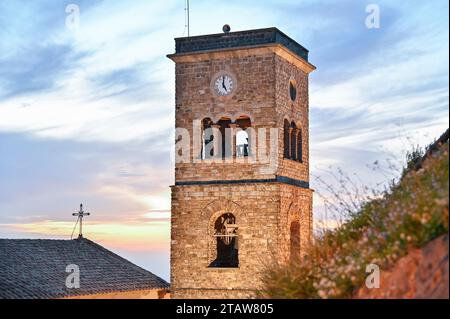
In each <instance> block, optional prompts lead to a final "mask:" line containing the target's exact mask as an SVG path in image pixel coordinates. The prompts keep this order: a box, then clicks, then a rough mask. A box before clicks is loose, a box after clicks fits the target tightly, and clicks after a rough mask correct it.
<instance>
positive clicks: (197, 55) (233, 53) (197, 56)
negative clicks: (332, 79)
mask: <svg viewBox="0 0 450 319" xmlns="http://www.w3.org/2000/svg"><path fill="white" fill-rule="evenodd" d="M270 53H274V54H276V55H278V56H280V57H281V58H283V59H285V60H287V61H288V62H290V63H292V64H294V65H295V66H296V67H298V68H299V69H301V70H303V71H304V72H305V73H307V74H309V73H311V72H312V71H314V70H315V69H316V67H315V66H314V65H312V64H311V63H309V62H308V61H306V60H304V59H302V58H300V57H299V56H298V55H296V54H295V53H294V52H292V51H291V50H289V49H288V48H286V47H284V46H283V45H281V44H278V43H275V44H272V43H271V44H265V45H257V46H247V47H239V48H229V49H217V50H207V51H200V52H189V53H175V54H169V55H167V57H168V58H169V59H171V60H172V61H174V62H175V63H192V62H201V61H206V60H217V59H226V58H230V57H231V58H235V57H237V58H244V57H247V56H251V55H267V54H270Z"/></svg>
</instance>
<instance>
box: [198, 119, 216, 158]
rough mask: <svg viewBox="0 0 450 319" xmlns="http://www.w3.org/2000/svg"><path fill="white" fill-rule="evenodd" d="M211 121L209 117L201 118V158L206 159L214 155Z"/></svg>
mask: <svg viewBox="0 0 450 319" xmlns="http://www.w3.org/2000/svg"><path fill="white" fill-rule="evenodd" d="M213 140H214V136H213V132H212V121H211V119H210V118H205V119H203V120H202V153H201V159H208V158H212V157H213V156H214V147H213Z"/></svg>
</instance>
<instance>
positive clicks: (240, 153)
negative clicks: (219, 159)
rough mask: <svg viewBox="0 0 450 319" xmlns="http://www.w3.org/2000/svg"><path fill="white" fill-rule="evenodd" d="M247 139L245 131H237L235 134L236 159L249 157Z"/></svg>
mask: <svg viewBox="0 0 450 319" xmlns="http://www.w3.org/2000/svg"><path fill="white" fill-rule="evenodd" d="M248 144H249V139H248V133H247V132H246V131H239V132H237V134H236V157H247V156H248V155H249V153H250V152H249V147H248Z"/></svg>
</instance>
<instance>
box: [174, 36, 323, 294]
mask: <svg viewBox="0 0 450 319" xmlns="http://www.w3.org/2000/svg"><path fill="white" fill-rule="evenodd" d="M175 42H176V52H175V54H171V55H168V57H169V58H170V59H172V60H173V61H174V62H175V63H176V127H177V133H176V155H177V163H176V166H175V185H174V186H172V230H171V285H172V286H171V288H172V289H171V292H172V297H173V298H248V297H253V296H255V294H256V293H257V291H258V289H260V287H261V279H260V274H261V272H262V271H264V267H266V266H267V265H270V264H271V263H272V262H276V261H277V262H282V263H287V262H295V260H296V259H297V258H300V257H301V255H302V251H303V250H302V248H303V247H305V245H307V243H308V241H309V240H310V237H311V233H312V190H311V189H310V188H309V128H308V108H309V106H308V74H309V73H310V72H312V71H313V70H314V69H315V67H314V66H313V65H311V64H310V63H309V62H308V50H306V49H305V48H304V47H302V46H301V45H300V44H298V43H297V42H295V41H294V40H292V39H291V38H289V37H288V36H286V35H285V34H284V33H282V32H281V31H279V30H278V29H276V28H268V29H258V30H248V31H242V32H227V33H221V34H212V35H204V36H195V37H185V38H177V39H175Z"/></svg>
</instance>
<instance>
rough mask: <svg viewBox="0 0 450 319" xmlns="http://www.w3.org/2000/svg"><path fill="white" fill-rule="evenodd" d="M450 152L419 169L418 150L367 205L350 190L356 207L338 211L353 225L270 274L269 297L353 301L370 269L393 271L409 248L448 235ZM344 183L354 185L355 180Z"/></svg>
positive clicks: (441, 151)
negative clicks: (374, 266) (394, 179)
mask: <svg viewBox="0 0 450 319" xmlns="http://www.w3.org/2000/svg"><path fill="white" fill-rule="evenodd" d="M448 152H449V146H448V142H446V143H445V144H444V145H441V147H440V148H439V150H438V151H436V152H435V153H433V154H432V155H430V156H428V157H427V159H426V160H425V161H424V162H423V163H422V164H421V165H420V166H421V168H420V169H418V167H417V163H418V162H420V160H419V159H420V158H421V156H422V155H423V153H424V152H422V151H420V150H419V149H414V150H413V151H412V152H410V153H408V161H407V165H406V167H405V168H404V171H403V173H402V178H401V179H400V181H399V182H397V183H395V184H394V183H392V185H390V187H388V189H385V190H384V191H383V192H381V193H377V194H374V196H373V197H372V198H371V199H370V200H368V201H365V202H364V203H358V202H353V201H352V200H351V198H356V197H357V195H355V193H354V192H355V191H352V189H351V187H347V190H346V192H348V194H347V195H346V197H347V199H348V198H350V202H346V203H344V202H342V201H341V202H340V203H338V204H337V206H335V209H341V210H344V211H345V213H346V214H347V215H348V217H349V218H348V219H347V221H346V222H345V223H344V224H343V225H341V226H340V227H339V228H337V229H335V230H332V231H326V232H324V233H322V234H320V235H318V236H317V238H315V240H314V243H313V244H312V245H311V247H309V249H308V252H307V256H306V257H305V258H303V259H302V260H301V261H300V262H298V263H296V264H292V265H290V266H288V267H286V266H282V265H278V266H274V267H272V269H270V270H268V271H267V272H266V274H265V277H264V282H265V292H264V294H265V296H266V297H271V298H351V297H352V295H353V294H354V292H355V289H357V288H358V287H360V286H361V285H363V284H364V281H365V278H366V272H365V270H366V266H367V265H368V264H377V265H379V266H380V268H381V269H383V268H389V267H390V266H392V265H393V264H394V263H395V262H396V261H397V260H398V259H399V258H400V257H401V256H403V255H405V254H406V253H407V252H408V249H409V248H411V247H422V246H423V245H424V244H426V243H428V242H429V241H431V240H432V239H434V238H436V237H438V236H440V235H442V234H444V233H448V207H449V203H448V196H449V179H448V178H449V174H448V171H449V158H448ZM339 178H343V177H342V176H341V177H339ZM344 184H345V185H352V183H351V181H350V180H349V179H348V180H347V182H346V183H344ZM344 193H345V191H344ZM352 193H353V194H352ZM341 194H342V193H341ZM344 195H345V194H344ZM337 196H338V200H342V198H340V197H339V195H337Z"/></svg>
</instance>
